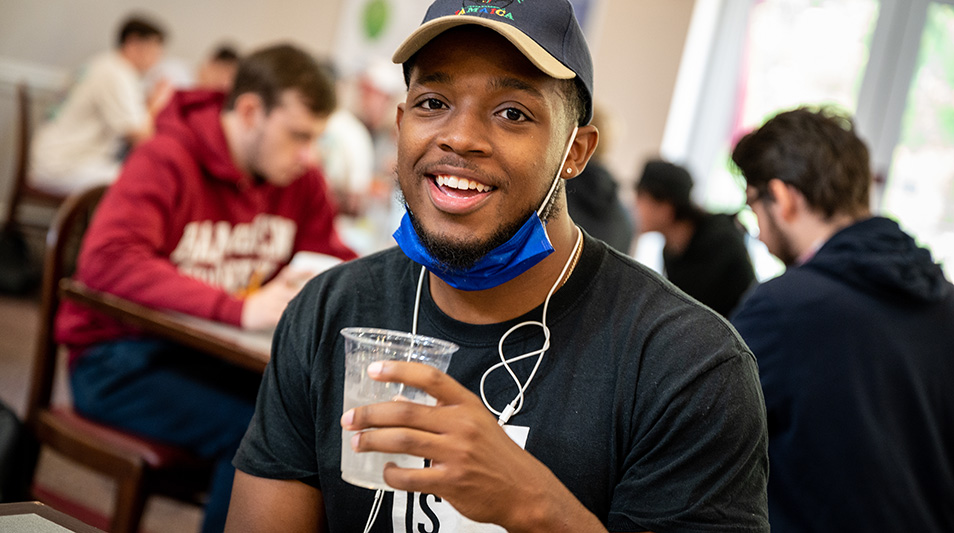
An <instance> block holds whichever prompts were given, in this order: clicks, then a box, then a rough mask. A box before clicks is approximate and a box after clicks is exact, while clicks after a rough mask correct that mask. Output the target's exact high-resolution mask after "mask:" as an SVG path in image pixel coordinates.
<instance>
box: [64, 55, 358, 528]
mask: <svg viewBox="0 0 954 533" xmlns="http://www.w3.org/2000/svg"><path fill="white" fill-rule="evenodd" d="M334 108H335V93H334V86H333V84H332V80H330V79H328V78H327V77H326V76H325V75H324V71H323V70H321V69H320V68H319V67H318V65H317V63H316V62H315V60H314V59H313V58H312V57H311V56H310V55H308V54H307V53H306V52H304V51H302V50H301V49H299V48H296V47H294V46H290V45H276V46H272V47H268V48H264V49H262V50H259V51H257V52H255V53H252V54H251V55H249V56H248V57H247V58H245V59H244V60H243V61H242V63H241V65H240V66H239V70H238V73H237V74H236V79H235V86H234V88H233V89H232V92H231V93H229V94H228V95H226V94H225V93H221V92H214V91H181V92H177V93H176V94H175V96H174V97H173V99H172V100H171V102H170V104H169V106H168V107H167V108H166V109H165V110H164V111H163V112H162V114H160V115H159V117H158V120H157V134H156V135H155V137H154V138H153V139H151V140H150V141H148V142H146V143H145V144H143V145H142V146H140V147H138V148H137V149H136V150H135V151H134V152H133V153H132V154H131V155H130V157H129V159H128V161H127V162H126V164H125V166H124V167H123V171H122V174H121V176H120V177H119V179H118V180H117V181H116V182H115V183H114V184H113V185H112V186H110V188H109V190H108V191H107V192H106V195H105V196H104V197H103V199H102V201H101V203H100V205H99V208H98V209H97V210H96V213H95V215H94V217H93V220H92V222H91V225H90V228H89V230H88V232H87V233H86V235H85V238H84V240H83V244H82V247H81V250H80V255H79V259H78V265H77V271H76V278H77V279H78V280H79V281H81V282H83V283H85V284H86V285H88V286H89V287H91V288H93V289H96V290H100V291H106V292H110V293H113V294H116V295H118V296H120V297H122V298H125V299H128V300H131V301H133V302H136V303H139V304H142V305H144V306H146V307H150V308H156V309H163V310H168V311H175V312H180V313H186V314H190V315H194V316H197V317H201V318H205V319H211V320H215V321H219V322H224V323H226V324H231V325H234V326H240V327H242V328H246V329H268V328H272V327H274V326H275V324H276V323H277V322H278V319H279V317H280V316H281V313H282V312H283V311H284V309H285V306H286V305H287V303H288V301H289V300H290V299H291V298H292V297H293V296H294V295H295V294H296V293H297V290H298V288H299V287H300V284H299V283H298V277H300V273H299V272H296V271H294V270H291V269H290V268H288V267H286V265H287V264H288V263H289V261H290V260H291V258H292V256H293V255H294V254H295V253H296V252H299V251H311V252H319V253H323V254H326V255H331V256H335V257H337V258H340V259H343V260H348V259H352V258H354V257H355V254H354V253H353V252H352V251H351V250H350V249H348V248H346V247H345V246H344V245H343V244H342V243H341V241H340V239H339V238H338V236H337V234H336V233H335V229H334V226H333V220H334V216H335V208H334V205H333V203H332V202H331V199H330V197H329V192H328V190H327V188H326V186H325V183H324V180H323V178H322V177H321V175H320V174H319V173H318V171H317V169H316V168H315V167H314V166H313V152H312V148H313V145H314V142H315V139H316V138H317V137H318V135H319V134H320V133H321V130H322V128H323V127H324V124H325V121H326V120H327V117H328V115H330V114H331V112H332V111H333V110H334ZM259 286H260V287H259ZM56 326H57V338H58V340H59V341H60V342H62V343H64V344H66V345H68V346H69V348H70V369H71V374H70V383H71V385H72V390H73V400H74V404H75V407H76V409H77V410H78V411H79V412H80V413H82V414H83V415H84V416H87V417H89V418H91V419H94V420H98V421H101V422H104V423H107V424H110V425H113V426H117V427H120V428H123V429H125V430H127V431H131V432H134V433H138V434H141V435H145V436H148V437H151V438H154V439H157V440H160V441H163V442H169V443H172V444H175V445H178V446H182V447H185V448H188V449H190V450H193V451H195V452H196V453H197V454H199V455H201V456H203V457H209V458H213V459H215V461H216V471H215V473H214V477H213V481H212V486H211V489H210V493H209V501H208V505H207V507H206V514H205V520H204V523H203V531H221V530H222V528H223V526H224V523H225V515H226V511H227V507H228V501H229V492H230V489H231V485H232V477H233V468H232V465H231V460H232V456H233V455H234V452H235V449H236V448H237V447H238V443H239V440H240V439H241V437H242V434H243V433H244V432H245V428H246V426H247V425H248V421H249V419H250V418H251V416H252V411H253V408H254V403H255V393H256V391H257V389H258V383H259V381H260V376H259V375H258V374H254V373H251V372H246V371H245V370H244V369H240V368H238V367H233V366H231V365H229V364H227V363H225V362H222V361H218V360H216V359H213V358H212V357H210V356H208V355H205V354H201V353H196V352H193V351H191V350H189V349H187V348H184V347H182V346H178V345H176V344H174V343H172V342H169V341H165V340H159V339H155V338H149V337H146V336H143V335H142V334H141V333H140V332H139V331H137V330H136V329H134V328H131V327H129V326H126V325H124V324H122V323H119V322H117V321H115V320H112V319H110V318H109V317H106V316H103V315H101V314H99V313H97V312H95V311H93V310H91V309H88V308H85V307H82V306H80V305H79V304H75V303H72V302H69V301H67V302H64V303H63V305H62V307H61V311H60V313H59V315H58V317H57V324H56Z"/></svg>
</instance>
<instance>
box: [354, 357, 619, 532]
mask: <svg viewBox="0 0 954 533" xmlns="http://www.w3.org/2000/svg"><path fill="white" fill-rule="evenodd" d="M368 375H369V376H371V377H372V378H373V379H377V380H380V381H389V382H402V383H404V384H406V385H408V386H411V387H416V388H419V389H422V390H424V391H426V392H427V393H428V394H430V395H431V396H433V397H434V398H436V399H437V405H436V406H427V405H422V404H416V403H410V402H384V403H377V404H373V405H368V406H364V407H358V408H355V409H352V410H351V411H348V412H347V413H345V414H344V416H342V419H341V425H342V427H343V428H344V429H346V430H349V431H361V430H364V429H368V428H376V429H374V430H373V431H367V432H363V433H357V434H355V436H354V438H353V439H352V446H353V447H354V449H355V450H356V451H358V452H365V451H379V452H388V453H407V454H411V455H415V456H418V457H426V458H428V459H430V460H431V466H430V468H424V469H408V468H399V467H397V466H395V465H394V464H388V466H387V467H386V468H385V470H384V479H385V481H386V482H387V483H388V485H391V486H392V487H394V488H396V489H398V490H406V491H412V492H422V493H427V494H434V495H437V496H440V497H441V498H442V499H444V500H447V501H448V502H449V503H451V504H452V505H453V506H454V508H456V509H457V510H458V511H459V512H460V513H461V514H463V515H464V516H466V517H468V518H470V519H471V520H475V521H478V522H490V523H495V524H498V525H501V526H503V527H504V528H506V529H507V530H508V531H511V532H515V531H533V530H537V531H561V530H564V529H563V528H566V529H565V530H566V531H605V529H604V528H603V526H602V525H601V524H600V522H599V521H598V520H597V519H596V517H595V516H593V515H592V514H591V513H589V511H588V510H587V509H586V508H585V507H583V505H582V504H581V503H580V502H579V500H577V499H576V498H575V497H574V496H573V494H572V493H570V491H569V490H568V489H567V488H566V487H565V486H564V485H563V484H562V483H561V482H560V481H559V479H557V477H556V476H555V475H554V474H553V473H552V472H551V471H550V470H549V469H548V468H547V467H546V466H545V465H544V464H543V463H541V462H540V461H538V460H537V459H536V458H534V457H533V456H532V455H530V454H529V453H528V452H526V451H524V450H523V449H521V448H520V447H519V446H517V444H515V443H514V442H513V441H512V440H511V439H510V437H509V436H508V435H507V434H506V433H505V432H504V431H503V429H502V428H501V427H500V426H499V425H497V420H496V419H495V418H494V416H493V415H491V413H490V412H488V411H487V409H486V407H484V405H483V403H482V402H481V400H480V398H478V397H477V396H476V395H475V394H473V393H472V392H470V391H469V390H467V389H466V388H464V387H463V386H462V385H460V384H459V383H458V382H457V381H455V380H454V379H453V378H451V377H450V376H448V375H447V374H444V373H442V372H440V371H439V370H436V369H434V368H432V367H429V366H426V365H423V364H420V363H407V362H398V361H389V362H385V363H381V364H380V365H379V364H372V365H370V366H369V367H368ZM551 520H556V521H557V522H558V523H556V524H553V523H550V522H549V521H551ZM534 528H536V529H534Z"/></svg>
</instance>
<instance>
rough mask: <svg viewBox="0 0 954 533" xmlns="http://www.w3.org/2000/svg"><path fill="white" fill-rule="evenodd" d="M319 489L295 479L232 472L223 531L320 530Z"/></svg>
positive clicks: (309, 532) (321, 502) (323, 524)
mask: <svg viewBox="0 0 954 533" xmlns="http://www.w3.org/2000/svg"><path fill="white" fill-rule="evenodd" d="M327 530H328V527H327V523H326V522H325V506H324V500H323V499H322V497H321V491H319V490H318V489H316V488H314V487H312V486H310V485H306V484H305V483H302V482H300V481H295V480H279V479H265V478H260V477H255V476H252V475H249V474H246V473H245V472H242V471H241V470H236V471H235V481H234V482H233V484H232V501H231V503H230V504H229V516H228V520H227V521H226V523H225V531H226V532H241V533H267V532H272V531H274V532H276V533H278V532H281V533H296V532H302V533H305V532H307V533H316V532H317V533H324V532H325V531H327Z"/></svg>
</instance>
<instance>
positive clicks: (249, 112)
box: [232, 93, 265, 128]
mask: <svg viewBox="0 0 954 533" xmlns="http://www.w3.org/2000/svg"><path fill="white" fill-rule="evenodd" d="M232 109H233V111H234V112H235V116H237V117H238V119H239V123H240V124H241V125H242V126H244V127H245V128H252V127H253V126H254V125H255V123H256V121H258V120H259V119H262V118H264V117H265V103H264V102H262V97H260V96H259V95H257V94H255V93H243V94H240V95H239V97H238V98H236V99H235V105H234V106H233V108H232Z"/></svg>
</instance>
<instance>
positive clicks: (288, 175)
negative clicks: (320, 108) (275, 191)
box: [249, 90, 327, 187]
mask: <svg viewBox="0 0 954 533" xmlns="http://www.w3.org/2000/svg"><path fill="white" fill-rule="evenodd" d="M326 123H327V117H319V116H317V115H315V114H314V113H312V112H311V110H309V109H308V107H307V106H306V105H305V104H304V103H302V101H301V98H300V97H299V96H298V93H297V92H295V91H294V90H287V91H285V92H284V93H282V95H281V96H280V97H279V100H278V102H277V104H276V105H275V106H274V107H273V108H272V110H271V111H270V112H268V113H265V112H264V111H263V118H262V119H261V120H259V121H258V122H257V123H256V125H255V131H253V140H252V143H251V146H250V147H249V150H250V157H249V167H250V170H251V172H252V173H253V174H255V175H257V176H259V177H261V178H263V179H264V180H265V181H267V182H269V183H271V184H272V185H277V186H279V187H283V186H285V185H288V184H290V183H292V182H293V181H295V180H296V179H297V178H298V177H299V176H300V175H301V173H302V172H304V171H305V169H306V168H307V167H308V166H309V165H310V164H313V162H314V157H315V156H314V144H315V139H316V138H317V137H318V136H319V135H320V134H321V132H322V131H324V128H325V124H326Z"/></svg>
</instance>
